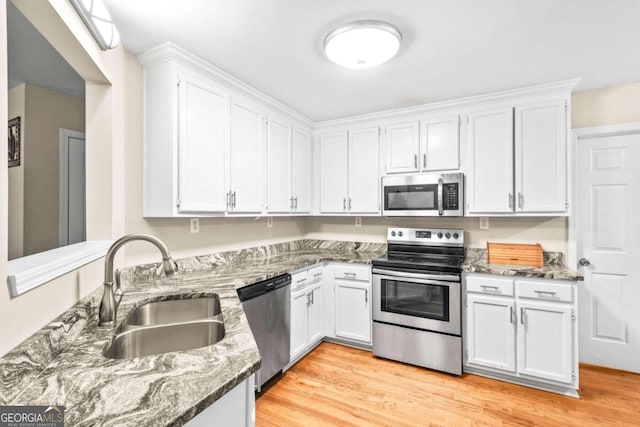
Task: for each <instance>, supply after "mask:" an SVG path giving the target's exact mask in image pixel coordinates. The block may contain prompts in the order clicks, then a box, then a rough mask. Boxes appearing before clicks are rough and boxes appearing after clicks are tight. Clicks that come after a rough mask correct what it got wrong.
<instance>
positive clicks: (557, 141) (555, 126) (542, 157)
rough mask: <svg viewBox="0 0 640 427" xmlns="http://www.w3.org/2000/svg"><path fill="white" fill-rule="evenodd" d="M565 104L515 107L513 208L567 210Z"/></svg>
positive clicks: (521, 209) (557, 102)
mask: <svg viewBox="0 0 640 427" xmlns="http://www.w3.org/2000/svg"><path fill="white" fill-rule="evenodd" d="M566 108H567V104H566V102H565V101H564V100H562V101H551V102H546V103H539V104H530V105H518V106H516V107H515V161H516V163H515V170H516V203H515V205H516V212H540V213H553V212H559V213H563V212H565V211H566V210H567V206H566V202H567V116H566Z"/></svg>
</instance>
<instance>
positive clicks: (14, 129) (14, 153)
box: [9, 117, 20, 167]
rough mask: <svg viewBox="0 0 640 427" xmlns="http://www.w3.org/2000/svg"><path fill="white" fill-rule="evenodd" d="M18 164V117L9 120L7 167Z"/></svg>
mask: <svg viewBox="0 0 640 427" xmlns="http://www.w3.org/2000/svg"><path fill="white" fill-rule="evenodd" d="M13 166H20V117H16V118H13V119H11V120H9V167H13Z"/></svg>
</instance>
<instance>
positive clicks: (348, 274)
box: [344, 271, 356, 277]
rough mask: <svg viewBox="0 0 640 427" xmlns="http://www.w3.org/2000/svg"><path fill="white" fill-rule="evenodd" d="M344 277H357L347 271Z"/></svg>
mask: <svg viewBox="0 0 640 427" xmlns="http://www.w3.org/2000/svg"><path fill="white" fill-rule="evenodd" d="M344 275H345V276H346V277H356V273H349V272H348V271H345V272H344Z"/></svg>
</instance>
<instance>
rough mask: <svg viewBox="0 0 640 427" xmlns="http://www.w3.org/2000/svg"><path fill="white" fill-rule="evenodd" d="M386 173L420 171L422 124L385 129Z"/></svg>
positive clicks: (397, 125)
mask: <svg viewBox="0 0 640 427" xmlns="http://www.w3.org/2000/svg"><path fill="white" fill-rule="evenodd" d="M385 136H386V149H387V161H386V165H385V172H386V173H406V172H417V171H418V170H419V169H420V165H419V161H418V157H419V156H420V122H418V121H412V122H407V123H397V124H393V125H389V126H387V127H386V129H385Z"/></svg>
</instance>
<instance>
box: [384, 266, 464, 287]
mask: <svg viewBox="0 0 640 427" xmlns="http://www.w3.org/2000/svg"><path fill="white" fill-rule="evenodd" d="M372 272H373V274H377V275H382V276H385V278H388V279H390V280H397V279H404V278H406V279H418V280H431V281H437V282H442V283H450V282H460V276H456V275H453V274H420V273H406V272H400V271H393V270H382V269H379V268H374V269H373V271H372Z"/></svg>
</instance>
